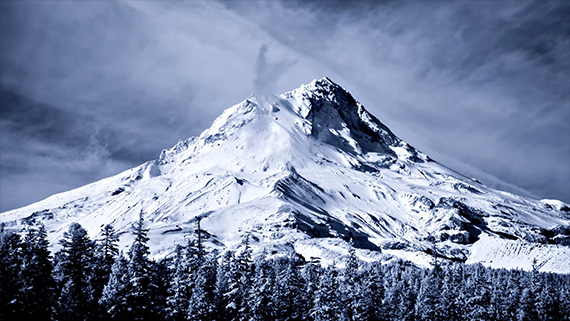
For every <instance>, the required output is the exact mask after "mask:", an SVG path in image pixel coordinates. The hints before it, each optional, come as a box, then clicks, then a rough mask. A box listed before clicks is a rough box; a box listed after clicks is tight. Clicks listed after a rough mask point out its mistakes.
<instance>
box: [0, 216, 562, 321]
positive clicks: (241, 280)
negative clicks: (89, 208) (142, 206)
mask: <svg viewBox="0 0 570 321" xmlns="http://www.w3.org/2000/svg"><path fill="white" fill-rule="evenodd" d="M135 230H136V237H135V240H134V242H133V244H132V245H131V247H130V249H129V250H128V252H127V253H126V254H124V253H120V252H119V248H118V236H117V234H116V233H115V231H114V229H113V227H112V226H105V227H104V228H103V229H102V233H101V235H102V238H101V239H98V240H97V241H92V240H91V239H90V238H89V236H88V235H87V232H86V231H85V229H83V228H82V227H81V226H80V225H79V224H72V225H71V226H70V227H69V230H68V231H67V232H66V233H65V234H64V237H63V239H61V240H60V250H58V251H57V252H56V253H55V254H54V255H53V256H52V254H51V253H50V250H49V244H48V242H47V239H46V237H47V232H46V230H45V228H44V227H43V226H35V227H32V226H31V227H29V228H28V230H27V232H26V233H25V234H24V235H23V236H20V235H19V234H15V233H12V232H9V231H5V230H4V228H3V229H2V231H1V234H0V320H6V321H8V320H38V321H41V320H74V321H77V320H121V321H127V320H173V321H178V320H315V321H321V320H513V321H514V320H516V321H523V320H569V316H570V276H568V275H560V274H553V273H540V272H538V271H536V269H535V270H534V271H531V272H524V271H520V270H506V269H491V268H486V267H484V266H482V265H465V264H460V263H445V264H444V263H440V264H436V265H435V267H434V268H433V269H424V268H419V267H416V266H414V265H412V264H410V263H406V262H402V261H398V262H392V263H384V264H380V263H362V262H360V261H359V260H358V259H357V258H356V256H355V253H354V250H351V251H350V253H349V256H348V258H347V260H346V262H344V263H345V264H344V267H343V268H337V267H332V266H329V267H322V266H321V265H320V264H319V263H318V262H306V261H304V260H303V259H302V258H300V257H297V256H279V255H275V254H274V253H272V255H268V254H263V253H261V254H259V255H256V256H255V257H254V256H253V254H252V250H251V248H250V246H249V242H248V240H247V239H246V240H244V242H243V244H242V246H241V247H240V248H239V249H238V250H236V251H235V252H231V251H226V252H224V253H222V254H220V253H217V252H215V251H214V252H207V251H205V250H204V249H203V247H202V245H201V242H200V237H199V236H198V237H197V238H194V241H190V242H189V243H188V244H187V245H186V246H178V247H177V248H176V250H175V252H174V253H173V255H171V256H169V257H167V258H165V259H161V260H159V261H154V260H152V259H150V258H149V254H150V252H149V248H148V245H147V242H148V240H149V239H148V236H147V230H146V229H144V227H143V220H142V217H141V219H140V220H139V222H138V224H137V225H136V226H135Z"/></svg>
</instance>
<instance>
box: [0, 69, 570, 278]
mask: <svg viewBox="0 0 570 321" xmlns="http://www.w3.org/2000/svg"><path fill="white" fill-rule="evenodd" d="M141 211H142V212H143V213H144V217H145V220H146V222H147V225H148V227H149V228H150V230H151V232H150V236H151V244H150V245H151V250H152V251H153V253H154V254H155V255H156V256H161V255H165V254H166V253H168V252H169V251H170V250H171V249H172V248H173V246H174V245H175V244H177V243H183V242H185V240H184V238H185V237H189V236H190V235H191V234H192V233H193V231H194V229H195V223H196V218H197V217H200V218H201V225H202V229H204V230H205V231H207V236H208V244H209V246H212V247H220V248H224V247H235V246H237V245H238V244H239V243H240V242H241V240H242V239H243V237H244V235H249V236H250V239H251V240H252V242H253V243H254V244H255V246H256V247H257V248H262V247H263V248H268V249H270V250H272V251H275V252H279V251H287V250H295V251H297V252H298V253H300V254H301V255H303V256H305V257H306V258H307V259H308V258H309V257H311V256H316V257H321V258H322V261H323V262H324V263H325V264H326V263H335V262H336V258H337V257H338V256H339V254H341V255H342V254H344V253H346V250H347V247H348V246H349V245H348V244H349V243H348V242H352V243H353V244H354V246H356V247H357V248H359V249H360V250H359V255H360V256H361V257H362V258H363V259H365V260H378V259H380V260H387V259H390V258H391V257H401V258H405V259H408V260H411V261H414V262H416V263H418V264H423V265H427V264H429V261H430V260H431V255H433V254H434V253H435V255H437V256H440V257H446V258H449V259H453V260H459V261H466V262H469V263H472V262H482V263H484V264H486V265H490V266H494V267H508V268H517V267H518V268H525V269H529V268H531V266H532V261H533V259H536V262H537V264H538V266H540V268H541V270H543V271H556V272H564V273H570V264H569V257H570V246H569V245H570V206H568V204H565V203H562V202H560V201H554V200H542V201H538V200H533V199H528V198H524V197H520V196H517V195H513V194H510V193H506V192H501V191H497V190H493V189H490V188H488V187H485V186H484V185H482V184H480V183H478V182H477V181H474V180H472V179H469V178H466V177H463V176H462V175H460V174H458V173H456V172H454V171H452V170H450V169H448V168H446V167H444V166H442V165H440V164H438V163H437V162H435V161H433V160H432V159H430V158H429V157H428V156H426V155H424V154H422V153H421V152H419V151H418V150H416V149H415V148H413V147H412V146H410V145H409V144H407V143H405V142H403V141H402V140H400V139H399V138H398V137H396V136H395V135H394V134H393V133H392V132H391V131H390V130H389V129H388V128H387V127H386V126H385V125H383V124H382V123H381V122H380V121H378V119H376V118H375V117H374V116H373V115H371V114H369V113H368V112H367V111H366V110H365V109H364V107H363V106H362V105H361V104H360V103H359V102H357V101H356V100H355V99H354V98H353V97H352V96H351V95H350V94H349V93H348V92H347V91H345V90H344V89H343V88H342V87H340V86H338V85H336V84H335V83H333V82H332V81H331V80H330V79H328V78H323V79H320V80H315V81H313V82H311V83H310V84H308V85H304V86H301V87H300V88H298V89H295V90H293V91H291V92H288V93H285V94H283V95H280V96H274V97H269V98H257V97H254V96H251V97H249V98H248V99H247V100H245V101H243V102H241V103H240V104H237V105H235V106H232V107H230V108H228V109H227V110H225V111H224V112H223V113H222V115H221V116H219V117H218V118H217V119H216V120H215V121H214V123H213V124H212V126H211V127H210V128H208V129H206V130H205V131H204V132H203V133H202V134H201V135H200V136H198V137H192V138H189V139H187V140H184V141H180V142H179V143H178V144H176V146H174V147H173V148H171V149H169V150H164V151H163V152H162V153H161V155H160V157H159V158H158V159H156V160H153V161H149V162H147V163H144V164H142V165H140V166H138V167H135V168H133V169H130V170H127V171H125V172H123V173H120V174H118V175H116V176H113V177H110V178H107V179H103V180H101V181H98V182H95V183H92V184H89V185H86V186H83V187H81V188H78V189H75V190H72V191H69V192H65V193H61V194H57V195H53V196H51V197H49V198H47V199H45V200H43V201H40V202H37V203H35V204H32V205H29V206H26V207H23V208H20V209H16V210H12V211H9V212H5V213H2V214H0V222H4V223H5V224H6V225H7V226H8V228H12V229H22V228H23V227H24V226H25V225H26V224H27V223H28V222H34V221H41V222H43V223H44V224H45V225H46V227H47V229H48V231H49V232H50V236H49V237H50V241H51V242H52V243H55V241H56V240H57V239H59V238H60V237H61V235H62V234H63V232H64V231H65V230H66V229H67V227H68V226H69V224H70V223H72V222H78V223H80V224H81V225H82V226H83V227H85V228H86V229H87V230H88V232H89V233H90V235H91V236H92V237H97V234H98V233H99V231H100V228H101V226H102V225H104V224H109V223H112V224H114V226H115V228H117V229H118V230H119V231H121V232H123V233H124V234H123V235H122V242H123V245H125V246H126V245H128V244H129V243H130V242H131V236H130V234H129V233H128V232H129V230H130V229H131V228H132V223H133V222H134V221H136V220H137V219H138V216H139V213H140V212H141Z"/></svg>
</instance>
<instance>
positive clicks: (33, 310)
mask: <svg viewBox="0 0 570 321" xmlns="http://www.w3.org/2000/svg"><path fill="white" fill-rule="evenodd" d="M22 253H23V255H22V269H21V276H20V279H21V281H22V289H23V293H22V302H24V304H25V310H24V317H23V320H38V321H41V320H51V315H52V309H53V306H54V303H55V282H54V279H53V276H52V270H53V265H52V262H51V260H50V259H51V254H50V251H49V243H48V241H47V232H46V229H45V227H44V226H43V225H40V226H39V228H37V229H34V228H31V227H30V228H28V230H27V232H26V236H25V238H24V242H23V245H22Z"/></svg>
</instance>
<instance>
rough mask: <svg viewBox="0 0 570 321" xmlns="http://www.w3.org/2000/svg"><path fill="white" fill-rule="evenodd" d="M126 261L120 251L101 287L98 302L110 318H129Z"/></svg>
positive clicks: (128, 281) (129, 289)
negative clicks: (107, 279) (102, 287)
mask: <svg viewBox="0 0 570 321" xmlns="http://www.w3.org/2000/svg"><path fill="white" fill-rule="evenodd" d="M129 278H130V276H129V269H128V261H127V259H126V258H125V257H124V256H123V254H122V253H121V254H120V255H119V256H118V258H117V259H116V260H115V263H113V267H112V269H111V275H110V276H109V281H108V282H107V284H106V285H105V288H104V289H103V293H102V295H101V299H99V304H101V306H103V308H104V310H105V314H106V316H107V317H108V318H109V319H110V320H131V318H130V317H131V314H130V309H131V308H130V305H129V302H127V296H128V294H129V293H131V283H130V279H129Z"/></svg>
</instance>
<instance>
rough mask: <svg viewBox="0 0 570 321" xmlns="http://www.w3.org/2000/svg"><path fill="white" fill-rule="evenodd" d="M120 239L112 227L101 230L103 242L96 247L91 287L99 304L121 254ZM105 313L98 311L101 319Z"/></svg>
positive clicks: (108, 226)
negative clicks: (116, 260)
mask: <svg viewBox="0 0 570 321" xmlns="http://www.w3.org/2000/svg"><path fill="white" fill-rule="evenodd" d="M118 242H119V237H118V235H117V234H116V232H115V229H114V228H113V226H112V225H105V226H104V227H103V228H102V229H101V240H100V241H99V242H98V243H97V244H96V245H95V256H94V261H93V277H92V279H91V286H92V288H93V298H92V300H93V301H94V302H99V300H100V299H101V296H102V295H103V289H104V288H105V285H106V284H107V283H108V282H109V276H110V275H111V272H112V270H113V264H114V263H115V259H116V258H117V255H118V254H119V247H118V245H117V243H118ZM103 313H104V311H102V310H101V309H99V310H98V312H97V314H98V315H99V318H102V317H103V316H102V315H101V314H103Z"/></svg>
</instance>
